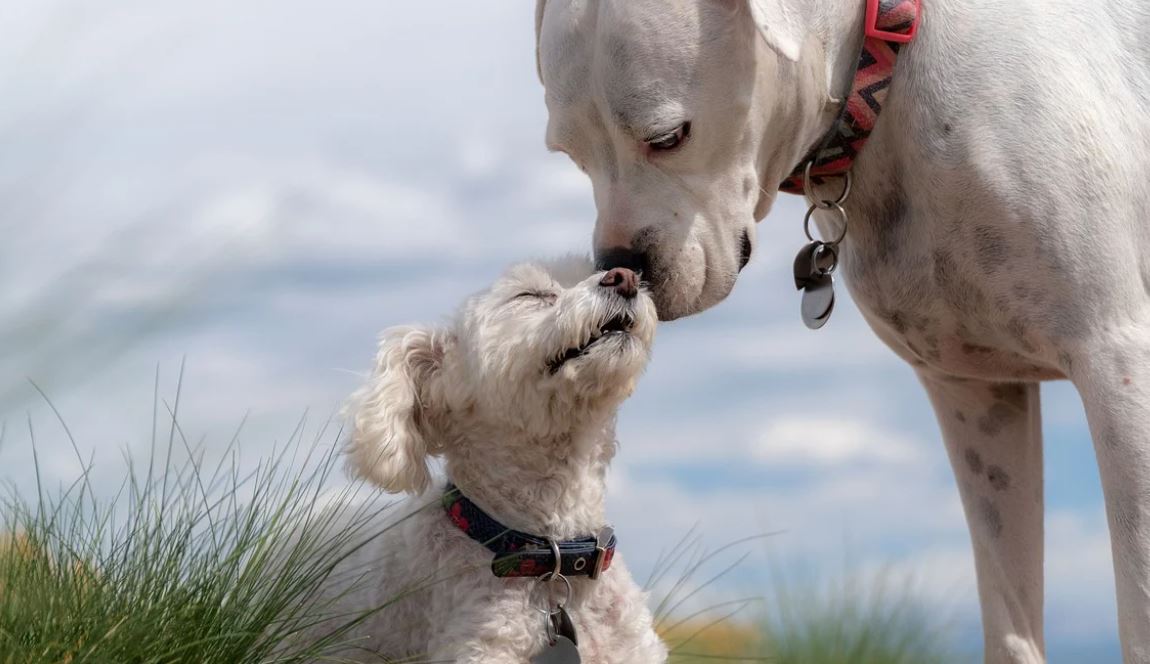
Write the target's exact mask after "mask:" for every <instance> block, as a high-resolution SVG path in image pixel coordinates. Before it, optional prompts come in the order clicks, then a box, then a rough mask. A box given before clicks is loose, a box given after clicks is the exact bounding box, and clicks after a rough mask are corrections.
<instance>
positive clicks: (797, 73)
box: [756, 0, 865, 218]
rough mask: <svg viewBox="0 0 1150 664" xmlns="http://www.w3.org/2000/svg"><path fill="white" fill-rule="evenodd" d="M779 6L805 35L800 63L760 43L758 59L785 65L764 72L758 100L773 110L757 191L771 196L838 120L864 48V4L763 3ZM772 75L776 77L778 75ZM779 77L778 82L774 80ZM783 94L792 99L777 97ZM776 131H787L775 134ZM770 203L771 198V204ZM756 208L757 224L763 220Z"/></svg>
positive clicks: (837, 0) (853, 0) (857, 0)
mask: <svg viewBox="0 0 1150 664" xmlns="http://www.w3.org/2000/svg"><path fill="white" fill-rule="evenodd" d="M762 1H764V2H767V3H774V4H776V5H777V7H776V8H775V11H778V12H782V13H783V14H784V15H786V16H787V17H789V20H790V21H792V22H793V23H794V28H795V29H797V30H798V31H799V32H800V33H801V34H803V35H805V36H806V37H805V39H803V45H802V49H801V52H800V54H799V61H798V62H786V61H784V58H783V56H782V55H780V54H779V53H775V52H771V53H768V52H769V50H770V49H769V48H768V46H767V45H766V43H763V44H762V46H761V48H762V51H761V52H760V53H761V55H760V56H759V57H760V58H770V59H771V61H772V62H774V61H783V64H782V67H781V69H779V68H775V67H764V68H763V70H762V71H763V76H764V77H765V78H763V79H762V81H761V86H760V95H761V99H762V100H763V103H764V104H766V105H767V107H769V108H770V109H771V111H770V112H769V113H767V117H768V118H770V124H769V126H764V127H763V128H762V130H763V131H764V132H766V133H767V135H769V136H771V137H772V138H771V139H770V140H767V141H766V142H765V143H764V145H763V149H762V151H761V153H760V155H759V159H760V170H759V173H760V177H761V178H762V179H761V181H760V186H761V187H762V189H763V191H764V192H773V191H774V190H775V189H776V188H777V186H778V183H779V182H781V181H782V180H783V179H784V178H785V177H786V176H787V175H789V174H790V173H791V170H792V169H793V168H794V167H795V166H796V165H798V163H799V161H800V160H801V159H802V158H803V157H805V156H806V155H807V154H808V152H809V151H810V150H811V149H812V148H813V147H815V146H816V145H817V144H818V143H819V142H820V141H821V140H822V138H823V137H824V136H826V134H827V132H829V131H830V129H831V126H832V124H833V123H834V121H835V120H836V119H837V118H838V117H839V115H840V112H841V110H842V103H844V101H845V99H844V95H845V94H846V93H847V92H848V91H849V90H850V87H851V84H852V81H853V78H854V72H855V69H856V66H857V65H858V61H859V54H860V51H861V49H862V43H863V37H864V35H863V22H864V9H865V3H864V2H863V0H849V1H846V2H844V1H843V0H762ZM775 72H778V74H776V73H775ZM776 76H778V77H779V78H776ZM780 87H782V88H786V89H789V90H792V91H793V94H787V95H780V94H778V90H779V89H780ZM779 127H789V128H790V130H788V131H779V130H778V128H779ZM769 200H773V196H772V197H771V198H770V199H769ZM766 212H767V208H765V207H761V206H760V207H759V208H758V209H757V211H756V218H762V217H763V216H765V215H766Z"/></svg>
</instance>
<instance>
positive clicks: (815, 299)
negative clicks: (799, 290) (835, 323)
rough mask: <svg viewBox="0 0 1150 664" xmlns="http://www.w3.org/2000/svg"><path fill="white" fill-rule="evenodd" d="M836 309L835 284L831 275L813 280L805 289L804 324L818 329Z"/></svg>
mask: <svg viewBox="0 0 1150 664" xmlns="http://www.w3.org/2000/svg"><path fill="white" fill-rule="evenodd" d="M834 309H835V285H834V278H833V277H832V276H831V275H829V274H828V275H824V276H822V277H820V278H818V279H813V280H811V282H810V283H808V284H807V286H806V288H804V289H803V304H802V309H801V311H802V315H803V324H804V325H806V326H807V327H808V328H810V329H812V330H817V329H819V328H821V327H822V326H823V325H826V324H827V321H828V320H830V318H831V313H832V312H833V311H834Z"/></svg>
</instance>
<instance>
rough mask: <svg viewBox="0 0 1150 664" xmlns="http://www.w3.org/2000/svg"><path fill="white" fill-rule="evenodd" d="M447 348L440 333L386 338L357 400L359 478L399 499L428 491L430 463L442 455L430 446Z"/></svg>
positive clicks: (410, 330)
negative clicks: (404, 494)
mask: <svg viewBox="0 0 1150 664" xmlns="http://www.w3.org/2000/svg"><path fill="white" fill-rule="evenodd" d="M446 344H447V334H446V333H445V332H442V331H439V330H430V329H423V328H415V327H401V328H392V329H390V330H387V331H385V332H384V333H383V337H382V339H381V340H380V344H379V354H378V355H377V356H376V364H375V371H374V372H373V374H372V376H371V379H370V381H369V382H368V384H367V385H365V386H364V387H363V388H361V389H360V390H359V392H357V393H356V394H355V396H354V397H352V405H351V408H352V409H354V411H353V414H354V428H353V431H352V435H351V445H350V447H349V448H348V454H349V455H350V460H349V465H350V466H351V469H352V471H353V472H354V473H355V474H356V475H358V476H360V477H363V478H365V479H368V480H371V481H372V482H374V483H376V484H378V485H379V486H381V487H383V488H384V489H386V490H388V491H391V492H394V493H398V492H401V491H406V492H408V493H419V492H421V491H423V490H424V489H426V488H427V485H428V483H429V482H430V481H431V474H430V471H429V469H428V467H427V462H428V457H429V455H431V454H434V453H435V452H436V451H437V450H436V446H435V444H434V441H433V440H429V436H431V435H433V434H432V432H431V431H430V430H429V420H430V418H431V417H432V414H431V413H430V412H429V410H430V408H432V407H434V401H435V398H434V396H433V394H434V393H435V392H437V391H438V390H436V389H434V387H435V386H434V383H435V382H436V381H438V380H439V376H440V371H441V369H442V364H443V355H444V351H445V349H446Z"/></svg>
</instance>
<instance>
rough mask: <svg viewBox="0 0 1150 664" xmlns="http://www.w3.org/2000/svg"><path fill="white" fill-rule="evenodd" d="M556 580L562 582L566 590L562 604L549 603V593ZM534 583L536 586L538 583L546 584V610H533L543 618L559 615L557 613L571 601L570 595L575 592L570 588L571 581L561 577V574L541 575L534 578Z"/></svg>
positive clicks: (550, 596) (549, 573) (550, 597)
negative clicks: (543, 616)
mask: <svg viewBox="0 0 1150 664" xmlns="http://www.w3.org/2000/svg"><path fill="white" fill-rule="evenodd" d="M556 579H558V580H559V581H562V582H563V585H564V586H566V589H567V591H566V592H565V593H564V594H563V601H562V602H552V601H551V600H552V595H551V591H552V589H553V588H554V586H555V582H556ZM535 583H536V585H538V584H540V583H546V584H547V608H545V609H535V610H536V611H538V612H539V613H542V614H543V615H545V616H548V617H550V616H557V615H559V612H560V611H562V610H563V607H565V606H567V604H568V603H569V602H570V601H571V595H572V593H574V590H575V589H574V588H572V586H571V579H568V578H567V577H565V576H563V575H562V574H555V573H554V572H547V573H546V574H543V575H542V576H538V577H536V578H535Z"/></svg>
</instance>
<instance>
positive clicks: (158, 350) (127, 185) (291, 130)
mask: <svg viewBox="0 0 1150 664" xmlns="http://www.w3.org/2000/svg"><path fill="white" fill-rule="evenodd" d="M533 8H534V3H533V2H531V1H530V0H514V1H509V0H504V1H500V2H495V3H473V2H462V1H452V2H434V3H432V2H423V3H398V2H378V1H375V2H372V1H369V0H330V1H327V2H319V1H318V0H274V1H273V0H241V1H236V0H229V1H227V2H224V1H223V0H197V1H196V2H191V1H189V0H149V1H147V2H144V1H143V0H117V1H115V2H109V1H105V2H92V1H83V2H81V1H79V0H75V1H72V0H17V1H16V2H10V3H6V5H5V8H4V10H3V20H0V100H2V101H0V423H2V425H3V434H2V437H0V480H2V481H4V482H6V483H10V484H12V485H13V486H15V487H16V489H17V490H18V491H21V492H29V491H33V492H34V491H35V484H34V479H33V472H32V470H33V462H32V446H31V443H30V441H31V438H32V436H35V439H36V441H37V445H38V452H39V457H40V464H41V472H42V473H43V474H44V479H45V482H47V483H50V484H56V483H59V482H68V481H70V480H71V479H73V478H74V477H75V475H76V474H77V473H78V472H79V469H80V466H81V463H80V461H79V460H78V459H77V457H76V455H75V454H74V453H73V451H72V448H71V446H70V444H69V442H68V439H67V436H66V435H65V434H64V432H63V430H62V428H61V426H60V424H59V423H58V422H57V421H56V418H55V416H54V415H53V414H52V411H51V407H50V404H49V403H48V402H47V401H46V400H45V399H44V398H43V397H41V396H40V395H39V394H37V392H36V390H35V389H34V387H33V386H32V385H31V384H30V382H29V379H32V380H34V381H35V383H36V384H37V385H38V386H40V387H41V388H42V389H43V390H44V392H45V393H46V394H47V395H48V396H49V397H50V399H51V405H54V406H55V407H56V408H58V409H59V411H60V413H61V414H62V416H63V419H64V420H65V422H66V423H67V425H68V427H69V428H70V430H71V431H72V433H73V434H74V436H75V438H76V442H77V446H78V448H79V449H80V452H81V455H82V456H83V457H89V456H90V457H91V458H92V459H93V460H94V471H93V472H94V475H93V476H94V478H95V479H96V481H97V482H99V481H100V480H101V478H107V482H108V484H109V490H113V489H114V488H115V486H114V485H115V483H117V482H118V481H119V478H120V477H121V476H122V473H123V457H122V454H121V451H122V450H124V449H128V450H137V451H138V450H141V449H143V448H145V447H146V446H147V445H148V442H149V440H150V431H151V427H152V407H153V394H154V392H155V390H156V389H157V388H156V385H157V380H158V385H159V388H158V390H159V392H160V394H161V395H162V396H165V397H167V398H168V399H169V401H170V400H171V399H172V398H173V395H174V393H175V390H176V381H177V377H178V375H179V372H180V365H181V362H182V361H183V360H184V359H185V358H186V370H185V372H184V375H183V385H182V394H181V397H180V401H181V403H180V413H181V415H180V418H181V421H182V427H183V429H184V431H185V432H186V433H187V434H188V436H189V437H190V438H192V439H193V440H195V441H199V440H202V441H204V444H205V445H207V446H208V447H209V448H210V447H211V446H212V445H217V444H218V445H219V446H221V447H223V446H225V445H226V444H227V442H228V441H229V440H230V439H231V437H232V435H233V434H234V432H235V430H236V428H237V426H238V425H239V423H240V422H241V420H244V418H245V417H246V423H245V425H244V433H243V438H242V447H243V450H244V455H245V458H246V459H253V460H254V459H258V458H259V457H260V455H261V454H266V453H267V452H268V451H270V450H271V449H272V446H273V445H274V444H275V443H276V442H277V441H279V442H283V441H285V440H286V439H288V437H289V436H290V435H291V432H292V431H293V429H294V428H295V427H296V424H297V423H298V421H299V419H300V417H301V416H302V415H303V413H305V412H310V413H311V414H312V415H311V417H312V418H313V420H319V421H321V422H322V421H323V420H325V419H326V418H328V417H329V416H331V415H333V414H334V413H335V412H336V411H337V410H338V408H339V406H340V404H341V402H342V400H343V399H344V398H345V397H346V396H347V395H348V394H349V393H350V392H351V391H352V390H353V389H354V388H355V387H356V386H357V385H358V384H359V383H360V381H361V380H362V375H363V373H364V372H366V370H367V369H368V367H369V362H370V359H371V357H372V355H373V352H374V349H375V338H376V335H377V333H378V332H379V331H380V330H382V329H383V328H385V327H387V326H389V325H393V324H397V323H404V322H413V321H435V320H437V319H441V318H443V317H444V316H445V315H446V314H448V313H449V312H450V311H451V309H452V308H453V307H454V306H455V305H456V304H457V303H458V301H459V300H460V299H461V298H462V297H463V296H464V295H466V294H467V293H469V292H471V291H473V290H475V289H477V288H480V287H482V286H483V285H485V284H487V283H488V282H489V281H490V280H491V279H492V278H493V277H494V276H496V275H497V274H498V273H499V271H500V270H501V269H502V267H503V266H505V265H506V264H507V263H508V262H510V261H513V260H516V259H520V258H524V257H529V256H535V255H550V254H558V253H564V252H569V251H580V252H585V251H587V250H588V249H589V239H590V232H591V228H592V224H593V220H594V208H593V204H592V199H591V190H590V186H589V183H588V182H587V180H586V179H585V178H584V176H583V175H582V174H581V173H580V172H579V171H578V170H577V169H576V168H575V167H574V166H573V165H571V164H570V163H569V162H568V161H567V160H566V158H565V157H563V156H562V155H553V154H548V153H547V152H546V150H545V149H544V147H543V131H544V124H545V108H544V104H543V91H542V88H541V87H540V85H539V83H538V81H537V80H536V75H535V62H534V41H533V39H534V36H533V30H532V28H533V25H532V17H533ZM802 212H803V209H802V207H801V203H800V200H799V199H798V198H795V197H788V196H783V197H782V198H781V199H780V202H779V203H778V205H777V206H776V209H775V211H774V212H773V213H772V214H771V215H770V216H769V217H768V218H767V219H766V220H765V221H764V222H763V223H762V224H760V227H759V247H760V248H759V250H758V252H757V254H756V255H755V257H754V260H753V261H752V263H751V265H750V266H749V267H748V268H747V270H746V271H745V272H744V274H743V276H742V278H741V280H740V282H739V284H738V287H737V288H736V290H735V292H734V293H733V295H732V296H731V297H730V299H729V300H728V301H726V302H725V303H723V304H722V305H721V306H719V307H717V308H716V309H714V310H712V311H711V312H709V313H707V314H706V315H703V316H699V317H695V318H693V319H690V320H684V321H679V322H675V323H672V324H667V325H664V326H663V327H662V328H661V329H660V331H659V338H658V340H657V344H656V352H655V359H654V362H653V363H652V365H651V368H650V370H649V372H648V374H647V376H646V378H645V379H644V381H643V382H642V384H641V385H640V389H639V391H638V392H637V394H636V396H635V397H634V398H633V399H632V400H630V401H629V402H628V403H627V404H626V406H625V408H624V410H623V412H622V414H621V421H620V426H619V437H620V440H621V443H622V449H621V453H620V456H619V457H618V460H617V462H616V464H615V466H614V468H613V471H612V472H613V475H612V490H611V495H610V514H611V517H612V519H613V520H614V522H615V525H616V527H617V530H618V531H619V533H620V537H621V541H622V542H623V550H624V552H625V555H626V556H627V558H628V560H629V562H630V565H631V567H632V569H633V570H635V572H636V575H637V576H639V577H645V576H646V575H647V573H649V572H650V571H651V569H652V567H653V566H654V565H655V564H656V561H657V559H658V556H659V554H660V552H661V551H663V550H665V549H666V548H667V547H669V546H671V545H673V544H674V543H675V542H676V541H678V540H679V539H681V538H682V537H683V536H684V535H685V534H686V533H687V532H688V531H689V530H690V529H691V528H692V527H697V528H698V533H699V534H700V535H701V536H703V537H704V538H705V539H706V541H707V542H708V543H711V544H714V545H716V546H717V545H721V544H724V543H727V542H730V541H733V540H736V539H739V538H741V537H745V536H748V535H753V534H757V533H764V532H774V531H778V532H777V534H775V535H773V536H771V537H770V538H767V539H766V540H764V542H763V543H762V544H757V545H755V548H754V551H753V554H752V556H751V557H750V558H749V559H748V560H747V561H746V562H745V563H744V564H743V565H742V566H740V568H739V569H738V570H737V571H736V572H735V573H734V574H733V575H732V576H730V577H728V578H727V579H726V580H724V582H722V583H720V584H719V585H717V586H716V587H715V588H714V589H713V592H714V593H717V594H719V595H721V594H722V593H724V592H726V593H731V594H732V595H736V594H737V595H740V596H745V595H746V594H747V592H748V591H747V589H748V588H753V589H754V591H753V592H754V593H759V594H763V595H769V594H770V592H771V589H770V588H771V581H772V579H773V578H774V579H776V580H777V575H776V574H774V573H772V572H771V571H770V570H772V569H782V570H785V575H786V577H787V579H789V581H788V582H795V583H805V582H817V581H818V580H821V579H828V578H839V579H843V578H853V577H860V578H868V577H871V576H873V575H876V574H881V573H882V570H894V571H896V572H898V573H899V578H906V579H911V580H912V581H910V582H908V589H909V591H910V592H911V593H913V595H914V597H916V598H917V599H918V600H919V601H921V602H922V604H923V606H925V607H927V610H928V611H930V612H932V613H934V614H937V616H939V620H941V621H945V622H947V623H948V624H950V625H953V628H954V630H953V633H954V634H955V638H956V639H957V642H958V645H959V647H960V648H961V649H962V650H963V651H966V652H977V651H978V649H979V647H980V646H979V639H980V634H981V632H980V629H979V627H978V622H977V597H976V593H975V590H974V583H973V575H974V572H973V562H972V558H971V554H970V547H969V543H968V541H967V536H966V529H965V525H964V522H963V519H962V513H961V508H960V504H959V500H958V496H957V493H956V491H955V487H954V483H953V479H952V478H951V474H950V470H949V467H948V465H947V462H946V458H945V454H944V451H943V447H942V444H941V442H940V439H939V434H938V432H937V430H936V428H935V425H934V422H933V417H932V415H931V413H930V409H929V406H928V403H927V400H926V398H925V396H924V395H923V394H922V393H921V392H920V390H919V388H918V385H917V382H916V380H915V378H914V375H913V374H912V372H911V370H910V369H909V368H908V367H907V366H906V365H904V364H903V363H901V362H900V361H899V360H897V359H896V358H895V357H894V356H893V355H892V354H891V353H889V352H888V351H886V350H885V348H883V347H882V346H881V345H880V344H879V342H877V341H876V340H875V338H874V337H873V335H872V334H871V333H870V332H869V330H868V329H867V328H866V326H865V324H864V323H863V321H862V320H861V318H860V316H859V315H858V313H857V311H856V310H854V308H853V306H852V305H851V304H850V303H849V302H848V301H847V299H846V298H845V297H842V298H840V304H839V309H838V311H837V312H836V314H835V317H834V319H833V320H832V322H831V323H830V324H829V325H828V327H827V328H826V329H824V330H822V331H820V332H818V333H814V332H809V331H807V330H806V328H804V327H803V326H802V324H801V322H800V321H799V316H798V298H797V296H796V295H795V293H794V290H793V286H792V285H791V283H790V278H789V260H790V257H791V256H792V255H793V252H794V250H795V249H796V247H798V246H799V245H800V243H801V241H802V234H801V214H802ZM1043 398H1044V400H1045V415H1044V423H1045V427H1046V437H1047V455H1046V464H1047V469H1046V470H1047V482H1048V484H1047V487H1048V488H1047V491H1048V510H1049V511H1048V516H1047V536H1046V537H1047V551H1048V553H1047V565H1046V570H1047V579H1048V590H1047V616H1048V626H1047V635H1048V641H1049V650H1050V655H1051V659H1052V661H1055V662H1059V661H1063V662H1082V661H1091V662H1105V661H1118V660H1119V655H1118V648H1117V640H1116V623H1115V618H1114V608H1113V594H1114V589H1113V581H1112V579H1111V572H1110V554H1109V544H1108V538H1107V532H1106V525H1105V519H1104V515H1103V507H1102V500H1101V493H1100V489H1099V486H1098V475H1097V470H1096V468H1095V465H1094V460H1093V452H1092V448H1091V443H1090V439H1089V436H1088V433H1087V429H1086V425H1085V421H1084V417H1083V414H1082V409H1081V406H1080V404H1079V401H1078V399H1077V396H1076V395H1075V393H1074V392H1073V390H1072V389H1071V388H1070V386H1069V385H1066V384H1055V385H1049V386H1046V387H1045V391H1044V394H1043ZM900 590H901V589H900Z"/></svg>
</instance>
